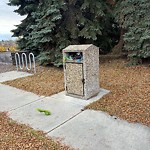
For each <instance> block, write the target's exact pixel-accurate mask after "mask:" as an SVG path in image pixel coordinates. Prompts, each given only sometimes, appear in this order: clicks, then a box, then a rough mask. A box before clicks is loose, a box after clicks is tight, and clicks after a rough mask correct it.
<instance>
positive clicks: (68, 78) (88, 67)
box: [63, 44, 100, 99]
mask: <svg viewBox="0 0 150 150" xmlns="http://www.w3.org/2000/svg"><path fill="white" fill-rule="evenodd" d="M63 62H64V63H63V66H64V78H65V91H66V95H69V96H73V97H78V98H82V99H89V98H91V97H94V96H96V95H97V94H98V93H99V90H100V87H99V48H98V47H96V46H94V45H92V44H90V45H89V44H88V45H70V46H68V47H66V48H65V49H63Z"/></svg>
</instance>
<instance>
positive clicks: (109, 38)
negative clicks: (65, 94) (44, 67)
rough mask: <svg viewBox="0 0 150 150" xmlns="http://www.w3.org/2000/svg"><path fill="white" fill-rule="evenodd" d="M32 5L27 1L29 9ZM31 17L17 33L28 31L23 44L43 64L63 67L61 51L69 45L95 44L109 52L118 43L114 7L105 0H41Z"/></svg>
mask: <svg viewBox="0 0 150 150" xmlns="http://www.w3.org/2000/svg"><path fill="white" fill-rule="evenodd" d="M13 1H15V0H13ZM19 1H21V0H19ZM19 4H20V3H19ZM32 4H33V1H31V2H30V3H29V2H26V5H27V7H29V6H30V5H32ZM21 6H22V5H21ZM21 6H20V7H21ZM21 8H23V6H22V7H21ZM23 10H24V9H23ZM27 14H28V15H27V18H26V19H25V22H22V24H21V25H19V26H18V28H17V29H16V30H15V33H16V31H17V30H19V33H20V32H21V33H22V32H23V30H21V29H22V28H23V29H24V28H27V29H28V30H25V33H23V39H21V41H20V43H21V42H22V43H21V44H22V45H25V46H26V49H27V50H35V51H38V52H40V55H39V57H38V58H39V59H40V61H41V63H44V62H46V63H50V62H53V63H54V64H60V62H61V60H62V52H61V51H62V49H63V48H64V47H66V46H68V45H69V44H86V43H93V44H95V45H97V46H99V47H100V48H101V49H102V50H103V52H104V53H106V52H108V51H110V49H111V48H112V45H113V44H114V43H115V42H113V41H115V40H114V37H115V36H116V35H115V34H116V31H115V30H114V29H115V28H116V27H114V26H113V24H114V20H113V17H112V14H111V11H110V5H109V4H108V3H107V2H106V1H105V0H95V1H94V3H93V1H92V0H44V1H43V0H41V1H39V2H38V3H37V4H36V8H35V9H33V10H31V11H28V12H27ZM22 26H23V27H22ZM20 28H21V29H20ZM15 35H16V34H15ZM18 35H20V34H18ZM114 35H115V36H114ZM115 38H116V37H115Z"/></svg>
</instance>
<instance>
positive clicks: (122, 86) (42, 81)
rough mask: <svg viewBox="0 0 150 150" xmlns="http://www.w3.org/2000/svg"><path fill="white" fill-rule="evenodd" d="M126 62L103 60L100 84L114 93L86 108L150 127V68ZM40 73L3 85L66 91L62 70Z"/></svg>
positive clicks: (35, 90)
mask: <svg viewBox="0 0 150 150" xmlns="http://www.w3.org/2000/svg"><path fill="white" fill-rule="evenodd" d="M125 64H126V61H125V60H123V59H118V60H111V61H107V60H106V61H105V62H101V63H100V87H101V88H105V89H107V90H110V91H111V92H110V93H109V94H108V95H106V96H104V97H103V98H102V99H100V100H98V101H97V102H94V103H92V104H90V105H89V106H87V107H86V109H94V110H101V111H105V112H108V113H109V114H110V115H114V116H116V117H119V118H122V119H125V120H127V121H129V122H137V123H142V124H144V125H147V126H150V68H148V67H145V66H135V67H126V66H125ZM37 72H38V73H37V74H36V75H34V76H30V77H25V78H21V79H16V80H13V81H9V82H5V83H4V84H7V85H11V86H14V87H17V88H19V89H23V90H26V91H30V92H33V93H36V94H38V95H45V96H50V95H52V94H55V93H58V92H60V91H63V90H64V76H63V70H62V69H58V68H53V67H39V68H38V70H37Z"/></svg>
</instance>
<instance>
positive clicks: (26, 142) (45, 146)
mask: <svg viewBox="0 0 150 150" xmlns="http://www.w3.org/2000/svg"><path fill="white" fill-rule="evenodd" d="M0 149H1V150H37V149H40V150H69V148H68V147H67V146H62V145H60V143H58V142H54V141H53V140H52V139H50V138H46V137H45V134H44V133H43V132H41V131H35V130H33V129H32V128H30V127H27V126H25V125H21V124H17V123H16V122H15V121H13V120H12V119H10V118H8V117H7V115H6V114H5V113H0Z"/></svg>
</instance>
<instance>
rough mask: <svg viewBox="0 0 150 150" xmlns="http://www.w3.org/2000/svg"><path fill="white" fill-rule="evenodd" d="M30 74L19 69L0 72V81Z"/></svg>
mask: <svg viewBox="0 0 150 150" xmlns="http://www.w3.org/2000/svg"><path fill="white" fill-rule="evenodd" d="M32 75H33V74H31V73H27V72H21V71H10V72H5V73H0V83H1V82H5V81H9V80H14V79H18V78H23V77H27V76H32Z"/></svg>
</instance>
